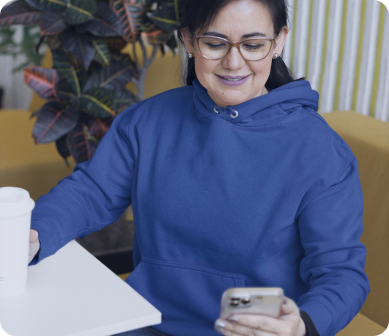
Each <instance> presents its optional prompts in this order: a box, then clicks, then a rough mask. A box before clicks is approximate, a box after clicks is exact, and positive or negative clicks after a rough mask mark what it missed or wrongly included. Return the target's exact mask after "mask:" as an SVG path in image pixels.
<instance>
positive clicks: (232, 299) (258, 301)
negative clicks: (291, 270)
mask: <svg viewBox="0 0 389 336" xmlns="http://www.w3.org/2000/svg"><path fill="white" fill-rule="evenodd" d="M283 300H284V291H283V289H282V288H279V287H251V288H230V289H227V290H226V291H225V292H224V293H223V296H222V301H221V312H220V317H221V318H222V319H227V318H228V317H229V316H231V315H232V314H261V315H267V316H271V317H275V318H278V317H280V314H281V305H282V302H283Z"/></svg>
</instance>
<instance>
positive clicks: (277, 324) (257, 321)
mask: <svg viewBox="0 0 389 336" xmlns="http://www.w3.org/2000/svg"><path fill="white" fill-rule="evenodd" d="M230 321H236V322H232V323H231V322H230ZM227 323H228V328H227V324H226V329H228V330H232V331H234V332H235V333H238V334H239V333H240V334H241V335H250V333H248V332H249V331H250V330H251V329H256V330H258V331H261V332H267V333H270V335H275V334H277V333H280V332H281V330H282V328H283V325H284V323H285V322H284V321H281V320H279V319H276V318H273V317H270V316H265V315H258V314H234V315H232V316H230V317H229V321H227ZM255 335H256V334H255ZM261 335H262V334H261Z"/></svg>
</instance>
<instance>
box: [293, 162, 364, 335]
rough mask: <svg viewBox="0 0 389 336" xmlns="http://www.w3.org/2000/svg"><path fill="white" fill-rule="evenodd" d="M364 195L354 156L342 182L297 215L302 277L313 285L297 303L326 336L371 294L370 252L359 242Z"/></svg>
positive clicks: (316, 198) (328, 189)
mask: <svg viewBox="0 0 389 336" xmlns="http://www.w3.org/2000/svg"><path fill="white" fill-rule="evenodd" d="M362 215H363V194H362V188H361V184H360V180H359V174H358V161H357V159H356V158H354V159H353V161H352V162H350V164H349V165H348V166H347V168H346V169H345V170H344V171H343V173H342V174H341V176H340V178H339V179H338V181H336V182H335V183H334V184H332V185H331V186H330V187H329V188H327V189H326V190H324V191H323V192H321V193H320V194H319V195H317V196H316V197H315V198H314V199H312V200H311V201H310V202H309V203H308V204H307V205H306V206H305V208H304V209H303V210H302V212H301V213H300V215H299V217H298V227H299V230H300V236H301V243H302V245H303V248H304V250H305V256H304V258H303V259H302V261H301V264H300V275H301V278H302V279H303V281H304V282H305V283H306V284H307V285H308V286H309V291H308V292H307V293H305V294H304V295H302V296H301V297H300V298H299V300H298V302H297V305H298V306H299V308H300V310H303V311H305V312H307V313H308V314H309V316H310V317H311V318H312V320H313V322H314V324H315V326H316V328H317V330H318V332H319V334H320V335H322V336H332V335H335V334H336V333H337V332H338V331H340V330H341V329H343V328H344V327H345V326H346V325H347V324H348V323H349V322H350V321H351V320H352V319H353V318H354V316H355V315H356V314H357V313H358V312H359V310H360V309H361V307H362V305H363V303H364V302H365V300H366V297H367V294H368V293H369V291H370V286H369V281H368V278H367V276H366V273H365V272H364V267H365V261H366V248H365V246H364V245H363V244H362V243H361V242H360V241H359V238H360V237H361V235H362V231H363V224H362Z"/></svg>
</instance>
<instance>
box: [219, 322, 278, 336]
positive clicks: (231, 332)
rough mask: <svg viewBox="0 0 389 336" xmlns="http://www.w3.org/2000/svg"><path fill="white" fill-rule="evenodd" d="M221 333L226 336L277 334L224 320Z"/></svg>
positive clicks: (272, 335) (266, 335)
mask: <svg viewBox="0 0 389 336" xmlns="http://www.w3.org/2000/svg"><path fill="white" fill-rule="evenodd" d="M223 335H226V336H235V335H237V336H243V335H250V336H251V335H252V336H277V334H275V333H273V332H268V331H264V330H259V329H253V328H249V327H245V326H242V325H240V324H239V323H230V322H228V321H227V322H226V323H225V327H224V331H223Z"/></svg>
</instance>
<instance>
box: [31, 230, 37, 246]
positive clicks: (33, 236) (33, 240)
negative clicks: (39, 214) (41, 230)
mask: <svg viewBox="0 0 389 336" xmlns="http://www.w3.org/2000/svg"><path fill="white" fill-rule="evenodd" d="M37 241H38V231H36V230H33V229H31V230H30V243H31V244H33V243H36V242H37Z"/></svg>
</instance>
